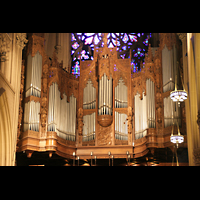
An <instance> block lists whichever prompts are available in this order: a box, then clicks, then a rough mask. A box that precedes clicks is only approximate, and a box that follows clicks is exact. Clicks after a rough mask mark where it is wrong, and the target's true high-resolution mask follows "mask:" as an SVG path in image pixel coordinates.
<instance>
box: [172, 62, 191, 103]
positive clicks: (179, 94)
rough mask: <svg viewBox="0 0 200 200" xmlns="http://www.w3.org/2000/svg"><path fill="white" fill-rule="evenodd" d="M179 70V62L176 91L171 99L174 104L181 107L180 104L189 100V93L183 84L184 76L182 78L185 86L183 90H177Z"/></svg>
mask: <svg viewBox="0 0 200 200" xmlns="http://www.w3.org/2000/svg"><path fill="white" fill-rule="evenodd" d="M178 68H179V62H178V61H177V70H176V78H175V90H174V91H172V92H171V93H170V98H171V100H172V101H173V102H178V105H180V102H183V101H185V100H186V99H187V92H186V91H185V87H184V84H183V79H182V75H180V76H181V82H182V85H183V90H177V74H178Z"/></svg>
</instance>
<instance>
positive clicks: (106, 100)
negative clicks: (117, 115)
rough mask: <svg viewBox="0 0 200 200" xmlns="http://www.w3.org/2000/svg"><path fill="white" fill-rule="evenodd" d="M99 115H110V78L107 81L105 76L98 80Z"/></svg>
mask: <svg viewBox="0 0 200 200" xmlns="http://www.w3.org/2000/svg"><path fill="white" fill-rule="evenodd" d="M98 113H99V115H111V114H112V77H110V80H108V78H107V76H106V74H105V73H104V75H103V76H102V78H101V80H99V109H98Z"/></svg>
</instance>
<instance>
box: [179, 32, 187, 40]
mask: <svg viewBox="0 0 200 200" xmlns="http://www.w3.org/2000/svg"><path fill="white" fill-rule="evenodd" d="M177 35H178V37H179V39H180V40H181V41H183V40H185V39H186V38H187V33H177Z"/></svg>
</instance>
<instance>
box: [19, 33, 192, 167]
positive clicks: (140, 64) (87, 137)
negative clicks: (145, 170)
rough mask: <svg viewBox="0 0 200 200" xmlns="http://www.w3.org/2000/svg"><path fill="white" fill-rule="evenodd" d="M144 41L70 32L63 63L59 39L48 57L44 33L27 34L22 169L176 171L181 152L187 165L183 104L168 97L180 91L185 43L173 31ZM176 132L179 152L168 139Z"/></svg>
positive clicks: (22, 97)
mask: <svg viewBox="0 0 200 200" xmlns="http://www.w3.org/2000/svg"><path fill="white" fill-rule="evenodd" d="M144 36H145V34H142V33H141V34H139V33H138V34H120V33H118V34H117V33H116V34H114V33H113V35H112V34H111V33H109V34H108V33H102V34H93V35H92V33H91V34H85V35H84V34H82V35H81V34H78V33H77V34H75V33H73V34H70V39H69V44H70V48H71V49H70V48H68V49H70V51H71V55H69V54H66V56H68V60H67V61H66V62H65V61H64V62H63V60H61V61H60V60H59V48H58V47H59V45H58V44H57V43H59V42H58V41H56V44H57V46H55V48H54V50H53V51H52V55H51V56H49V55H47V53H46V51H47V50H46V49H47V48H46V49H45V45H47V44H46V42H47V39H45V34H41V33H32V34H28V43H27V46H26V48H25V50H24V61H23V63H22V71H21V90H20V105H19V120H18V134H17V155H18V158H19V163H20V162H21V163H22V160H23V159H24V160H26V162H27V163H28V165H42V164H44V165H45V164H46V165H48V163H51V165H53V164H55V165H56V160H62V161H63V163H62V165H87V164H88V165H98V163H99V165H104V164H102V163H106V164H105V165H115V164H116V163H119V164H122V165H123V164H124V165H138V166H140V165H172V162H174V161H175V162H177V160H178V158H177V156H176V155H177V152H178V153H179V155H180V159H179V161H180V162H181V152H182V155H183V154H184V152H186V156H185V157H186V158H185V157H183V158H182V160H183V161H182V162H184V163H187V162H188V160H187V135H186V133H187V132H186V116H185V103H184V102H183V103H180V104H179V103H178V102H173V101H172V100H171V98H170V92H172V91H173V90H174V89H175V84H176V86H177V88H178V89H182V88H183V85H182V82H181V76H180V75H183V58H182V50H181V41H180V40H179V37H178V36H177V34H175V33H160V34H150V33H149V34H147V35H146V36H147V38H144ZM83 38H84V39H83ZM141 38H143V39H141ZM140 40H141V43H140V42H139V41H140ZM83 41H84V42H83ZM134 45H135V47H134ZM136 45H138V46H137V47H136ZM61 46H62V44H61ZM49 51H50V50H49ZM65 63H67V64H66V65H65ZM69 63H70V64H69ZM71 65H72V67H71ZM172 129H173V133H174V134H177V133H178V129H180V132H181V134H182V135H183V136H184V142H183V143H182V144H179V149H178V150H177V149H176V147H175V145H174V144H173V143H172V142H171V141H170V136H171V134H172ZM163 155H164V156H163ZM174 157H176V158H174ZM31 159H32V160H31ZM43 159H44V162H43ZM53 159H54V160H53ZM173 159H174V161H173ZM92 160H93V161H92ZM111 160H112V161H111ZM66 163H67V164H66ZM92 163H93V164H92ZM95 163H96V164H95ZM113 163H114V164H113ZM166 163H168V164H166Z"/></svg>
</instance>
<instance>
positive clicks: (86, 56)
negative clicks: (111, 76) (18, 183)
mask: <svg viewBox="0 0 200 200" xmlns="http://www.w3.org/2000/svg"><path fill="white" fill-rule="evenodd" d="M102 36H103V35H102V33H72V34H71V56H72V68H71V73H72V74H74V75H75V76H76V77H77V76H79V75H80V67H79V65H80V62H79V61H80V60H93V51H94V48H95V47H103V46H104V42H103V40H102ZM150 37H151V33H108V36H107V38H108V40H107V45H108V48H113V47H115V46H116V45H117V51H118V58H119V59H125V58H130V49H131V58H132V60H131V65H132V70H133V73H135V72H137V71H139V70H140V69H141V67H142V66H140V63H141V61H142V63H143V65H144V57H145V53H146V52H147V48H148V40H149V38H150Z"/></svg>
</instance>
